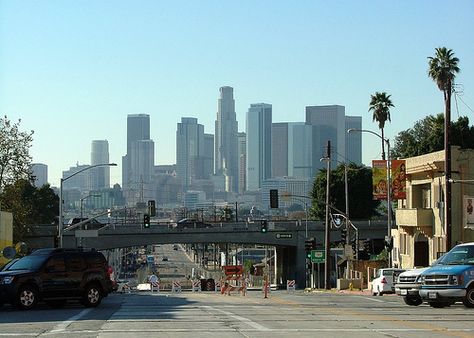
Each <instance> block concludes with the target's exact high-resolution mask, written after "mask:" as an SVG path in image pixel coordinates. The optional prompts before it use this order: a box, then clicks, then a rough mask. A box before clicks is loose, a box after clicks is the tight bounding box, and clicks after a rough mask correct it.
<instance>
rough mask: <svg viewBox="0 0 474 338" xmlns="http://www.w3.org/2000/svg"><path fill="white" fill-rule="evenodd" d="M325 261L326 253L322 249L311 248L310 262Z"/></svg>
mask: <svg viewBox="0 0 474 338" xmlns="http://www.w3.org/2000/svg"><path fill="white" fill-rule="evenodd" d="M325 261H326V253H325V252H324V250H311V262H313V263H324V262H325Z"/></svg>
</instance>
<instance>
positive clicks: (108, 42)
mask: <svg viewBox="0 0 474 338" xmlns="http://www.w3.org/2000/svg"><path fill="white" fill-rule="evenodd" d="M473 32H474V1H472V0H466V1H457V0H453V1H448V2H446V1H438V0H429V1H428V0H427V1H418V0H417V1H413V0H407V1H403V0H397V1H385V0H383V1H382V0H380V1H375V0H374V1H317V0H311V1H276V0H271V1H262V0H258V1H256V0H254V1H250V0H248V1H247V0H239V1H222V0H215V1H206V0H189V1H176V0H173V1H158V0H154V1H118V0H115V1H105V0H74V1H73V0H70V1H67V0H57V1H50V0H42V1H28V0H21V1H17V0H0V114H2V115H7V117H8V118H9V119H10V120H12V121H16V120H18V119H21V129H23V130H31V129H32V130H34V131H35V134H34V141H33V146H32V149H31V154H32V156H33V161H34V162H40V163H45V164H47V165H48V170H49V181H50V182H51V183H52V184H53V185H58V184H59V178H60V177H61V173H62V171H63V170H66V169H68V168H69V167H71V166H75V165H76V163H79V164H89V163H90V152H91V141H92V140H103V139H107V140H108V141H109V147H110V161H111V162H115V163H118V164H119V166H118V167H116V168H111V183H121V158H122V156H123V155H125V153H126V122H127V115H128V114H134V113H146V114H150V118H151V138H152V139H153V140H154V141H155V151H156V153H155V159H156V163H157V164H171V163H175V158H176V150H175V144H176V125H177V123H178V122H180V121H181V117H197V118H198V122H199V123H201V124H203V125H204V126H205V132H206V133H211V134H214V121H215V119H216V112H217V99H218V94H219V87H221V86H226V85H227V86H232V87H234V98H235V105H236V112H237V120H238V122H239V131H245V115H246V112H247V109H248V107H249V106H250V104H251V103H259V102H265V103H270V104H272V105H273V121H274V122H293V121H304V119H305V115H304V110H305V106H309V105H324V104H338V105H343V106H345V107H346V115H357V116H362V119H363V128H366V129H371V130H374V131H376V132H378V131H379V130H378V126H377V124H376V123H374V122H372V114H371V113H369V112H368V104H369V101H370V95H371V94H373V93H374V92H376V91H386V92H387V93H389V94H391V95H392V100H393V103H394V105H395V107H394V108H393V109H392V110H391V115H392V122H391V123H387V125H386V129H385V132H386V136H387V137H389V138H390V139H391V140H392V143H393V140H394V137H395V136H396V135H397V134H398V133H399V132H400V131H402V130H405V129H408V128H411V127H412V126H413V124H414V123H415V122H416V121H417V120H419V119H421V118H423V117H425V116H427V115H430V114H435V113H439V112H442V111H443V97H442V93H441V92H440V91H439V90H438V89H437V87H436V85H435V83H434V82H432V80H431V79H430V78H428V75H427V67H428V61H427V57H428V56H432V55H434V51H435V48H436V47H442V46H445V47H448V48H451V49H453V51H454V52H455V55H456V56H457V57H458V58H459V59H460V63H459V66H460V68H461V73H460V74H459V75H458V77H457V80H456V82H457V83H459V84H461V85H462V87H460V88H462V93H461V95H462V96H461V97H460V100H458V105H457V106H456V101H454V100H453V113H452V117H453V119H454V120H457V118H458V116H459V115H467V116H469V118H470V122H471V124H473V123H474V116H473V115H474V114H473V111H472V109H469V108H468V107H471V108H474V39H473ZM461 100H462V101H461ZM463 101H464V103H466V104H467V106H466V104H464V103H463ZM380 154H381V149H380V142H379V140H378V138H377V137H375V136H373V135H370V134H364V135H363V161H364V163H367V164H368V163H370V162H371V160H372V159H375V158H379V157H380Z"/></svg>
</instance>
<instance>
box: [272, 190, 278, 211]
mask: <svg viewBox="0 0 474 338" xmlns="http://www.w3.org/2000/svg"><path fill="white" fill-rule="evenodd" d="M270 208H272V209H274V208H276V209H278V189H270Z"/></svg>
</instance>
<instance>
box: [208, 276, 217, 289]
mask: <svg viewBox="0 0 474 338" xmlns="http://www.w3.org/2000/svg"><path fill="white" fill-rule="evenodd" d="M215 288H216V282H215V281H214V279H213V278H209V279H208V280H207V283H206V290H207V291H214V290H215Z"/></svg>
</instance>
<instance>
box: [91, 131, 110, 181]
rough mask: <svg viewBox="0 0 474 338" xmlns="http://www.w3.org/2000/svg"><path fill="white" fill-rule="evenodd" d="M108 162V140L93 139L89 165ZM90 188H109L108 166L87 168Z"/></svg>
mask: <svg viewBox="0 0 474 338" xmlns="http://www.w3.org/2000/svg"><path fill="white" fill-rule="evenodd" d="M105 163H109V141H107V140H94V141H92V145H91V165H96V164H105ZM89 175H90V188H91V190H97V189H106V188H107V189H108V188H110V167H109V166H103V167H96V168H92V169H90V170H89Z"/></svg>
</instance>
